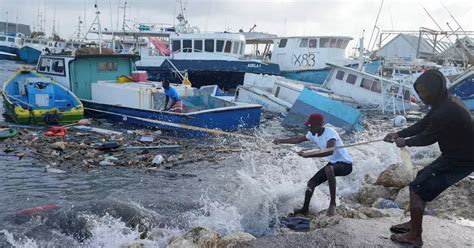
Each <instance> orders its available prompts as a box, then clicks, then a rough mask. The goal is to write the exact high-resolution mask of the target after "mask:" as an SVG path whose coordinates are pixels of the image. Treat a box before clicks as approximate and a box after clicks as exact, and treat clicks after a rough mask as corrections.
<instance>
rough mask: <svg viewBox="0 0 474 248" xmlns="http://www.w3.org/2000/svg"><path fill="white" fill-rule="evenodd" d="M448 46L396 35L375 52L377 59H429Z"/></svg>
mask: <svg viewBox="0 0 474 248" xmlns="http://www.w3.org/2000/svg"><path fill="white" fill-rule="evenodd" d="M449 46H450V44H449V43H447V42H436V46H435V44H434V42H433V41H432V40H428V39H425V38H423V37H422V38H421V39H420V38H419V37H418V36H414V35H409V34H398V35H397V36H395V37H394V38H393V39H392V40H390V41H389V42H387V43H386V44H385V45H383V46H382V47H381V48H380V50H379V51H377V54H376V55H377V57H383V58H395V57H398V58H401V59H404V60H414V59H416V58H419V59H428V60H429V59H431V58H432V57H433V56H435V55H437V54H439V53H441V52H443V51H444V50H446V49H447V48H448V47H449Z"/></svg>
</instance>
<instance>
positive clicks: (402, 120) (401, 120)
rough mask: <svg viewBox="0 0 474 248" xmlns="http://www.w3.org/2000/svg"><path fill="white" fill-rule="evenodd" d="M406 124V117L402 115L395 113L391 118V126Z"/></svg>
mask: <svg viewBox="0 0 474 248" xmlns="http://www.w3.org/2000/svg"><path fill="white" fill-rule="evenodd" d="M406 124H407V119H406V118H405V117H404V116H401V115H397V116H395V118H394V119H393V126H394V127H403V126H405V125H406Z"/></svg>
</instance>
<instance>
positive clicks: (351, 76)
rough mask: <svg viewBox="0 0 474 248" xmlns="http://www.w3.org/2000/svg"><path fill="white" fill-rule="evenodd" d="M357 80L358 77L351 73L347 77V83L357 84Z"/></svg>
mask: <svg viewBox="0 0 474 248" xmlns="http://www.w3.org/2000/svg"><path fill="white" fill-rule="evenodd" d="M356 80H357V76H356V75H354V74H350V73H349V75H347V79H346V82H347V83H350V84H355V82H356Z"/></svg>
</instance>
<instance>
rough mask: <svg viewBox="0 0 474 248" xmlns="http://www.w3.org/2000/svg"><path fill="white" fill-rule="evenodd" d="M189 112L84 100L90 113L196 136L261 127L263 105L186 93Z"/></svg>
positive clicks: (87, 111) (187, 135) (186, 109)
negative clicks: (147, 108) (238, 102)
mask: <svg viewBox="0 0 474 248" xmlns="http://www.w3.org/2000/svg"><path fill="white" fill-rule="evenodd" d="M182 100H183V103H184V105H185V113H174V112H167V111H159V110H145V109H137V108H130V107H123V106H118V105H112V104H103V103H99V102H94V101H88V100H82V102H83V104H84V107H85V110H86V114H88V115H90V116H100V117H101V118H105V119H109V120H111V121H114V122H122V123H126V124H130V125H138V126H143V127H149V128H158V129H164V130H167V131H172V132H175V133H176V134H178V135H180V136H185V137H195V136H206V135H209V134H212V133H213V131H212V130H214V131H216V132H220V131H225V132H233V131H238V130H240V129H243V128H258V126H259V124H260V115H261V106H260V105H256V104H246V105H237V104H235V103H232V102H228V101H224V100H221V99H218V98H215V97H212V96H192V97H184V98H183V99H182Z"/></svg>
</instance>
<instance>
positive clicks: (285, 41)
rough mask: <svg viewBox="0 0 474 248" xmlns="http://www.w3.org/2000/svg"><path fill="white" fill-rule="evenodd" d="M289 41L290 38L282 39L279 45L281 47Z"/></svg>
mask: <svg viewBox="0 0 474 248" xmlns="http://www.w3.org/2000/svg"><path fill="white" fill-rule="evenodd" d="M287 42H288V39H281V40H280V44H278V47H280V48H283V47H286V43H287Z"/></svg>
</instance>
